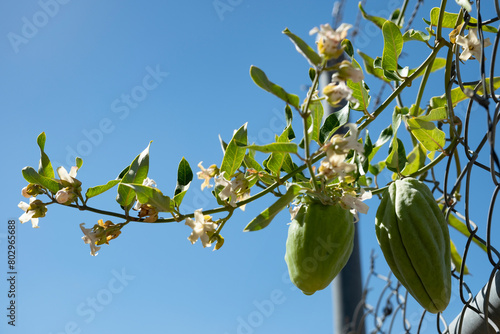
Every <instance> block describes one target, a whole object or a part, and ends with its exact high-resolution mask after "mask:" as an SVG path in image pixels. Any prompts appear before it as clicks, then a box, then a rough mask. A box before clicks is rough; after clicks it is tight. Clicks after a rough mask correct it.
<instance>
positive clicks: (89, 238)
mask: <svg viewBox="0 0 500 334" xmlns="http://www.w3.org/2000/svg"><path fill="white" fill-rule="evenodd" d="M83 225H85V224H84V223H81V224H80V228H81V230H82V232H83V234H84V236H83V237H82V240H83V242H85V243H86V244H89V245H90V255H92V256H96V255H97V252H98V251H99V249H101V247H99V246H97V245H96V242H97V241H98V240H99V238H98V237H97V233H95V232H94V231H93V229H91V228H85V227H83Z"/></svg>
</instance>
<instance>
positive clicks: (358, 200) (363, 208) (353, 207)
mask: <svg viewBox="0 0 500 334" xmlns="http://www.w3.org/2000/svg"><path fill="white" fill-rule="evenodd" d="M370 198H372V193H371V191H365V190H364V189H361V196H360V197H355V196H352V195H349V194H344V195H343V196H342V198H341V200H342V203H344V204H345V205H346V206H347V207H348V208H350V211H351V213H352V214H353V215H354V222H355V223H356V222H358V221H359V217H358V212H360V213H364V214H366V213H368V209H369V206H368V205H366V204H365V203H363V201H364V200H367V199H370Z"/></svg>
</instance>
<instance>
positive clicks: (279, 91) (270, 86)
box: [250, 65, 300, 109]
mask: <svg viewBox="0 0 500 334" xmlns="http://www.w3.org/2000/svg"><path fill="white" fill-rule="evenodd" d="M250 76H251V77H252V80H253V81H254V82H255V84H256V85H257V86H259V87H260V88H262V89H264V90H265V91H268V92H269V93H271V94H274V95H276V96H277V97H279V98H280V99H282V100H283V101H285V102H286V103H288V104H289V105H291V106H293V107H295V109H300V100H299V97H298V96H297V95H294V94H289V93H287V92H286V91H285V90H284V89H283V88H281V87H280V86H278V85H277V84H275V83H273V82H271V81H269V79H268V78H267V76H266V74H265V73H264V71H262V70H261V69H260V68H258V67H256V66H253V65H252V66H251V67H250Z"/></svg>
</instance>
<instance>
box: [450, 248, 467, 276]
mask: <svg viewBox="0 0 500 334" xmlns="http://www.w3.org/2000/svg"><path fill="white" fill-rule="evenodd" d="M450 248H451V261H452V262H453V264H454V265H455V267H456V268H457V271H459V272H460V270H461V268H462V263H463V261H462V256H460V253H458V251H457V247H455V244H454V243H453V241H451V240H450ZM468 274H469V269H468V268H467V266H465V268H464V275H468Z"/></svg>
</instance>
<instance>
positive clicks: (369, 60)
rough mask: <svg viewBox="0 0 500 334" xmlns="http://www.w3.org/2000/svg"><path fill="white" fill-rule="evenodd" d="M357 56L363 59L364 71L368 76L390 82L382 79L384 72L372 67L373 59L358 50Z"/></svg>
mask: <svg viewBox="0 0 500 334" xmlns="http://www.w3.org/2000/svg"><path fill="white" fill-rule="evenodd" d="M358 54H359V55H360V56H361V58H363V63H364V65H365V71H366V73H368V74H371V75H373V76H375V77H377V78H379V79H381V80H384V81H385V82H390V80H388V79H387V78H386V77H384V70H382V69H380V68H378V67H375V66H373V64H374V61H375V60H374V59H373V58H371V57H370V56H368V55H367V54H365V53H363V52H361V51H359V50H358Z"/></svg>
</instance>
